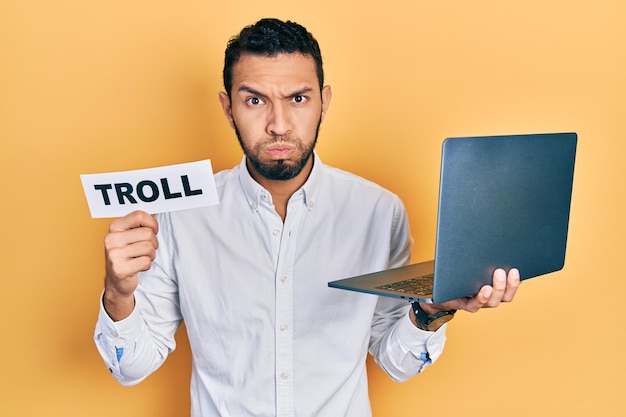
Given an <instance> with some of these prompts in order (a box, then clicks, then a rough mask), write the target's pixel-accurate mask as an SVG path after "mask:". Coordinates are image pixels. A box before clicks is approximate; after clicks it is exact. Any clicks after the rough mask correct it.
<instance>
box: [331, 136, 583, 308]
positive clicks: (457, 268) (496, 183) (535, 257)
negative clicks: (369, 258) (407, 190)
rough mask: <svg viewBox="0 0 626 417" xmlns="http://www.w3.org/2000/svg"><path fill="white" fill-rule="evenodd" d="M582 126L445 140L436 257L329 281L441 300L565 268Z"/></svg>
mask: <svg viewBox="0 0 626 417" xmlns="http://www.w3.org/2000/svg"><path fill="white" fill-rule="evenodd" d="M576 143H577V135H576V133H547V134H530V135H509V136H481V137H458V138H448V139H446V140H445V141H444V142H443V147H442V155H441V177H440V184H439V210H438V216H437V236H436V245H435V260H434V261H428V262H423V263H417V264H412V265H407V266H403V267H399V268H394V269H388V270H384V271H379V272H374V273H371V274H366V275H361V276H357V277H352V278H346V279H341V280H338V281H332V282H329V283H328V285H329V286H330V287H334V288H340V289H344V290H352V291H360V292H365V293H371V294H377V295H383V296H388V297H396V298H403V299H407V300H409V301H421V302H426V303H443V302H445V301H449V300H453V299H456V298H460V297H466V296H471V295H474V294H476V293H478V291H479V290H480V288H481V287H482V286H483V285H485V284H491V282H492V275H493V272H494V270H495V269H496V268H503V269H505V270H509V269H510V268H518V269H519V271H520V275H521V278H522V279H527V278H532V277H536V276H539V275H544V274H548V273H550V272H554V271H558V270H560V269H562V268H563V266H564V263H565V249H566V244H567V232H568V225H569V214H570V204H571V196H572V182H573V177H574V161H575V156H576Z"/></svg>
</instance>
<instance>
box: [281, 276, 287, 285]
mask: <svg viewBox="0 0 626 417" xmlns="http://www.w3.org/2000/svg"><path fill="white" fill-rule="evenodd" d="M280 282H282V283H283V284H284V283H285V282H287V276H286V275H283V276H282V277H280Z"/></svg>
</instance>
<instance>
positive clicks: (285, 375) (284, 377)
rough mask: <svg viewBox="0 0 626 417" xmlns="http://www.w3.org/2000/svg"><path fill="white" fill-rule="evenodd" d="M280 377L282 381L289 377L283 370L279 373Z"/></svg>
mask: <svg viewBox="0 0 626 417" xmlns="http://www.w3.org/2000/svg"><path fill="white" fill-rule="evenodd" d="M280 379H282V380H283V381H284V380H286V379H289V374H288V373H287V372H283V373H282V374H280Z"/></svg>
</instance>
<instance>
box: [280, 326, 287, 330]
mask: <svg viewBox="0 0 626 417" xmlns="http://www.w3.org/2000/svg"><path fill="white" fill-rule="evenodd" d="M285 330H287V325H286V324H281V325H280V331H281V332H284V331H285Z"/></svg>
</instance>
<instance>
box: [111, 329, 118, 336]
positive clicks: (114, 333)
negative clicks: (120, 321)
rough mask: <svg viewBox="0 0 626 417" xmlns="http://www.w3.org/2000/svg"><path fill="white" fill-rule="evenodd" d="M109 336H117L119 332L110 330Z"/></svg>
mask: <svg viewBox="0 0 626 417" xmlns="http://www.w3.org/2000/svg"><path fill="white" fill-rule="evenodd" d="M111 336H113V337H117V336H119V334H118V333H117V332H116V331H115V330H113V331H112V332H111Z"/></svg>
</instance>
